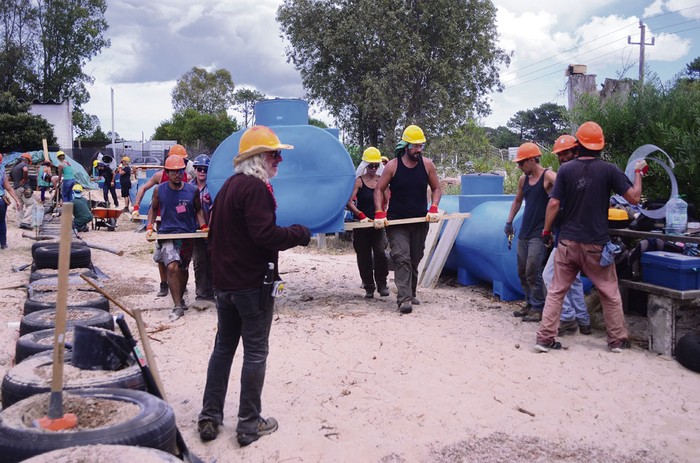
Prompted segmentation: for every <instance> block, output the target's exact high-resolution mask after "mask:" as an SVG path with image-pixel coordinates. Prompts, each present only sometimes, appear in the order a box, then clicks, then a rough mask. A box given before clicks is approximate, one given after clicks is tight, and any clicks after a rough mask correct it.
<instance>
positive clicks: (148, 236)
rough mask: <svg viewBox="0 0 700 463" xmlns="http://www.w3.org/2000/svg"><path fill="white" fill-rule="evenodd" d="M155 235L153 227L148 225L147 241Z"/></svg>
mask: <svg viewBox="0 0 700 463" xmlns="http://www.w3.org/2000/svg"><path fill="white" fill-rule="evenodd" d="M151 235H153V225H151V224H149V225H146V239H149V238H150V237H151Z"/></svg>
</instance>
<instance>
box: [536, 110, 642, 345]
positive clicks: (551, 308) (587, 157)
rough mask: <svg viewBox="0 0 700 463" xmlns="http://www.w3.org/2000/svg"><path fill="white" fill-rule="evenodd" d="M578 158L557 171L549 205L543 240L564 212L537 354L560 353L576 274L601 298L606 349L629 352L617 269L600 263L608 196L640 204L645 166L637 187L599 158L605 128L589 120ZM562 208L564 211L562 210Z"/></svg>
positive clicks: (584, 126)
mask: <svg viewBox="0 0 700 463" xmlns="http://www.w3.org/2000/svg"><path fill="white" fill-rule="evenodd" d="M576 138H577V140H578V147H577V151H578V158H576V159H573V160H571V161H569V162H567V163H566V164H564V165H562V166H561V167H560V168H559V172H558V173H557V180H556V182H555V183H554V188H553V189H552V194H551V199H550V200H549V202H548V204H547V211H546V215H545V222H544V229H543V230H542V241H543V242H544V243H545V245H547V246H550V245H551V243H552V231H551V230H552V226H553V224H554V219H555V218H556V217H557V215H559V214H561V231H560V232H559V246H558V247H557V254H556V256H554V278H553V280H552V285H551V286H550V287H549V291H548V292H547V299H546V301H545V304H544V310H543V312H542V322H541V323H540V326H539V329H538V330H537V344H535V351H536V352H548V351H549V350H550V349H561V347H562V345H561V343H560V342H557V341H556V339H555V336H556V335H557V332H558V328H559V320H560V315H561V310H562V301H563V299H564V296H566V293H567V292H568V290H569V287H570V286H571V283H572V282H573V281H574V279H575V278H576V274H577V273H578V272H583V273H585V274H586V276H587V277H588V278H590V279H591V281H592V282H593V284H594V285H595V287H596V288H597V289H598V294H600V302H601V305H602V307H603V316H604V318H605V331H606V334H607V343H608V348H609V349H610V351H611V352H615V353H618V352H622V350H623V349H629V348H630V343H629V340H628V339H627V336H628V335H627V326H626V324H625V316H624V313H623V312H622V299H621V297H620V290H619V288H618V286H617V273H616V271H615V266H614V265H609V264H608V265H601V262H600V258H601V254H602V251H603V247H604V246H605V245H606V243H607V242H608V241H609V240H610V237H609V236H608V208H609V205H610V192H611V191H614V192H615V193H617V194H619V195H621V196H622V197H624V198H625V200H626V201H627V202H628V203H630V204H633V205H635V204H638V203H639V198H640V197H641V194H642V175H643V174H644V173H645V172H646V167H647V166H646V162H645V161H644V160H640V161H638V162H637V163H636V164H635V171H634V172H635V173H634V184H632V182H630V180H629V179H628V178H627V177H626V176H625V174H624V173H623V172H622V171H621V170H620V169H619V168H618V167H617V166H615V165H614V164H611V163H609V162H606V161H603V160H601V159H600V155H601V153H602V151H603V147H604V146H605V139H604V137H603V129H602V128H601V127H600V126H599V125H598V124H596V123H595V122H586V123H584V124H582V125H581V127H579V129H578V131H577V132H576ZM562 204H564V206H565V207H564V209H563V210H562V211H560V206H561V205H562Z"/></svg>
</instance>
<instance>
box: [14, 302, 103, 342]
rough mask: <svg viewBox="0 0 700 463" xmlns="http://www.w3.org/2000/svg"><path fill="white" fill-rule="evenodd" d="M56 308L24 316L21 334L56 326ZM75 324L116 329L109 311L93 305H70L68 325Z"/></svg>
mask: <svg viewBox="0 0 700 463" xmlns="http://www.w3.org/2000/svg"><path fill="white" fill-rule="evenodd" d="M55 323H56V309H46V310H39V311H36V312H32V313H29V314H27V315H25V316H24V317H22V319H21V320H20V322H19V335H20V336H24V335H25V334H27V333H31V332H33V331H39V330H48V329H52V328H54V325H55ZM74 325H84V326H95V327H97V328H105V329H108V330H111V331H114V319H113V318H112V315H111V314H110V313H109V312H106V311H104V310H100V309H95V308H93V307H68V308H67V309H66V327H68V326H74Z"/></svg>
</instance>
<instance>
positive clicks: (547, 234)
mask: <svg viewBox="0 0 700 463" xmlns="http://www.w3.org/2000/svg"><path fill="white" fill-rule="evenodd" d="M552 241H553V237H552V232H551V231H549V230H542V242H543V243H544V245H545V246H546V247H548V248H551V247H552Z"/></svg>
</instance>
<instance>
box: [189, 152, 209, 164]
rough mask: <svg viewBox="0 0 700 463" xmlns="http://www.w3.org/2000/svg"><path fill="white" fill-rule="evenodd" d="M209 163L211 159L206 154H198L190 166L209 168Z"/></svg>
mask: <svg viewBox="0 0 700 463" xmlns="http://www.w3.org/2000/svg"><path fill="white" fill-rule="evenodd" d="M210 162H211V158H209V156H207V155H206V154H200V155H198V156H197V157H196V158H194V162H193V163H192V165H193V166H194V167H198V166H204V167H209V163H210Z"/></svg>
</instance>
